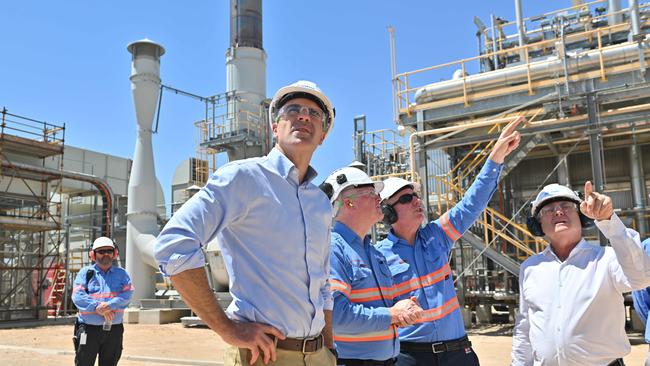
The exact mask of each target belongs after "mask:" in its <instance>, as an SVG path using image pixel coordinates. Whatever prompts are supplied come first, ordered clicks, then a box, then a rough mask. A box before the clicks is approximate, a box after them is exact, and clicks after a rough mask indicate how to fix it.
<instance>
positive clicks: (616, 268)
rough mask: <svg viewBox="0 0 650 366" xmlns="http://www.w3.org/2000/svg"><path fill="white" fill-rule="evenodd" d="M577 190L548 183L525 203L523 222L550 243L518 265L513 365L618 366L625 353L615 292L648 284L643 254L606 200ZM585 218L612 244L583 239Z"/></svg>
mask: <svg viewBox="0 0 650 366" xmlns="http://www.w3.org/2000/svg"><path fill="white" fill-rule="evenodd" d="M584 189H585V192H584V194H585V199H584V201H583V200H581V199H580V197H579V196H578V194H577V192H574V191H572V190H571V189H570V188H568V187H565V186H562V185H559V184H549V185H547V186H546V187H544V188H543V189H542V191H541V192H539V194H538V195H537V198H535V200H534V201H533V202H532V206H531V216H530V217H529V219H528V222H527V223H528V227H529V229H530V231H531V232H532V233H533V234H535V235H539V236H542V235H544V236H545V237H546V238H547V240H548V242H549V243H550V245H549V246H548V247H547V248H546V249H544V250H543V251H542V252H541V253H539V254H536V255H534V256H532V257H530V258H528V259H526V261H524V263H523V264H522V265H521V269H520V274H519V314H518V316H517V321H516V324H515V329H514V333H513V341H512V359H513V361H512V365H533V364H534V365H593V366H605V365H623V359H622V358H623V356H625V355H627V354H628V353H629V352H630V343H629V341H628V339H627V335H626V334H625V307H624V305H623V295H622V294H623V293H624V292H628V291H631V290H634V289H641V288H644V287H646V286H648V285H650V257H648V256H647V255H646V254H645V252H644V251H643V248H641V242H640V240H639V234H638V233H637V232H636V231H634V230H632V229H627V228H626V227H625V226H624V225H623V223H622V222H621V220H620V219H619V218H618V216H616V214H615V213H614V209H613V205H612V200H611V198H610V197H608V196H606V195H604V194H600V193H597V192H594V191H593V188H592V185H591V182H586V183H585V187H584ZM591 220H595V221H596V226H597V227H598V229H599V230H600V232H601V233H602V234H603V235H604V236H605V237H606V238H607V239H609V242H610V243H611V245H612V246H611V247H602V246H598V245H591V244H589V243H587V242H586V241H585V240H584V238H583V237H582V229H583V227H588V226H589V225H590V221H591Z"/></svg>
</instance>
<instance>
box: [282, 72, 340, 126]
mask: <svg viewBox="0 0 650 366" xmlns="http://www.w3.org/2000/svg"><path fill="white" fill-rule="evenodd" d="M294 98H307V99H309V100H313V101H314V103H316V104H318V106H319V107H320V108H321V109H322V110H323V112H324V113H325V115H326V116H325V117H326V119H325V123H324V125H323V133H324V134H325V135H326V136H327V134H328V133H329V132H330V131H331V130H332V128H333V127H334V116H335V115H336V109H335V108H334V107H333V106H332V103H331V102H330V100H329V99H328V98H327V96H326V95H325V94H324V93H323V91H322V90H320V88H319V87H318V85H316V84H315V83H313V82H311V81H307V80H299V81H297V82H295V83H293V84H291V85H287V86H284V87H282V88H280V89H279V90H278V91H277V92H276V93H275V95H274V96H273V99H272V100H271V104H270V105H269V122H270V123H271V124H273V123H274V122H275V120H274V117H275V115H276V114H277V113H278V111H279V110H280V108H281V107H282V106H283V105H284V103H285V102H286V101H288V100H290V99H294Z"/></svg>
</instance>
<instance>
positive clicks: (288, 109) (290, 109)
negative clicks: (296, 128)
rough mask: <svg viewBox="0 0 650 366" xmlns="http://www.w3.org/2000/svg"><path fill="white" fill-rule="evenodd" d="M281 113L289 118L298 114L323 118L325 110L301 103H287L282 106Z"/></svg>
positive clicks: (320, 119)
mask: <svg viewBox="0 0 650 366" xmlns="http://www.w3.org/2000/svg"><path fill="white" fill-rule="evenodd" d="M279 114H280V115H283V116H285V117H288V118H296V117H298V116H301V115H302V116H309V118H313V119H315V120H319V121H322V120H323V112H322V111H321V110H320V109H316V108H311V107H307V106H304V105H300V104H285V105H284V106H282V108H280V112H279Z"/></svg>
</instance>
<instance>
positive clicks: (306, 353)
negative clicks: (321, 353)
mask: <svg viewBox="0 0 650 366" xmlns="http://www.w3.org/2000/svg"><path fill="white" fill-rule="evenodd" d="M319 337H321V335H320V334H319V335H317V336H316V337H312V338H304V339H303V340H302V353H303V354H304V355H308V354H312V353H316V352H318V350H315V351H312V352H308V351H306V350H305V348H306V347H307V342H311V341H313V340H316V339H318V338H319Z"/></svg>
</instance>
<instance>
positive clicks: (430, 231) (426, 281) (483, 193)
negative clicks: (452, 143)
mask: <svg viewBox="0 0 650 366" xmlns="http://www.w3.org/2000/svg"><path fill="white" fill-rule="evenodd" d="M500 173H501V165H500V164H497V163H495V162H493V161H492V160H490V159H488V160H487V162H486V163H485V164H484V165H483V168H482V169H481V171H480V173H479V175H478V176H477V177H476V179H475V180H474V182H473V183H472V185H471V186H470V188H469V189H468V190H467V192H466V193H465V195H464V196H463V199H462V200H461V201H460V202H459V203H458V204H456V205H455V206H454V207H453V208H452V209H451V210H449V211H447V212H445V213H444V214H443V215H442V216H440V218H438V219H437V220H434V221H431V222H429V223H428V224H427V225H426V226H424V227H423V228H420V229H418V232H417V235H416V238H415V243H414V245H410V244H409V243H408V242H406V241H405V240H402V239H400V238H398V237H397V236H395V234H394V233H393V231H392V230H391V231H390V232H389V234H388V237H386V239H384V240H382V241H381V242H379V243H378V244H377V248H378V249H379V251H380V252H382V254H384V257H386V260H387V261H388V265H389V267H390V271H391V273H392V275H393V281H394V282H395V285H394V286H395V289H396V290H395V294H396V299H395V300H396V301H398V300H401V299H406V298H409V297H411V296H415V297H417V299H418V302H419V303H420V306H422V309H424V315H423V317H422V318H421V319H420V321H419V322H418V323H416V324H414V325H411V326H407V327H404V328H400V331H399V338H400V341H401V342H415V343H430V342H440V341H448V340H453V339H457V338H461V337H463V336H464V335H465V327H464V325H463V318H462V316H461V313H460V304H459V303H458V298H457V297H456V290H455V289H454V280H453V277H452V273H451V268H450V267H449V261H448V258H449V254H450V252H451V249H452V247H453V245H454V242H455V241H456V240H458V239H459V238H460V237H461V235H462V234H463V232H465V230H467V229H468V228H469V227H470V226H472V224H474V221H476V219H477V218H478V217H479V215H480V214H481V212H482V211H483V210H484V209H485V207H486V206H487V204H488V202H489V201H490V198H491V197H492V194H493V193H494V191H495V190H496V187H497V180H498V178H499V174H500Z"/></svg>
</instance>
